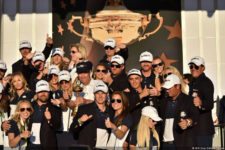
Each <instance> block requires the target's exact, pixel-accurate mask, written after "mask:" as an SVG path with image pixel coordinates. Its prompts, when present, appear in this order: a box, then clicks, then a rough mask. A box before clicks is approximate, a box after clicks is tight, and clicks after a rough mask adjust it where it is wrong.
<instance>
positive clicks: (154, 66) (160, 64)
mask: <svg viewBox="0 0 225 150" xmlns="http://www.w3.org/2000/svg"><path fill="white" fill-rule="evenodd" d="M162 65H163V63H162V62H161V63H158V64H154V65H152V67H153V68H156V67H157V66H162Z"/></svg>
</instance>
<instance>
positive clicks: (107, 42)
mask: <svg viewBox="0 0 225 150" xmlns="http://www.w3.org/2000/svg"><path fill="white" fill-rule="evenodd" d="M106 46H110V47H112V48H115V47H116V40H115V39H114V38H108V39H106V40H105V44H104V47H106Z"/></svg>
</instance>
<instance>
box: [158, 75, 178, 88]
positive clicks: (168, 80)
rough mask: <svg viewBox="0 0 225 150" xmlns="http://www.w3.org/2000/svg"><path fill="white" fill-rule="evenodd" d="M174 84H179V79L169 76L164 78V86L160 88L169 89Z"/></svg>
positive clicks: (175, 76)
mask: <svg viewBox="0 0 225 150" xmlns="http://www.w3.org/2000/svg"><path fill="white" fill-rule="evenodd" d="M176 84H181V82H180V78H179V77H178V76H177V75H175V74H171V75H168V76H167V77H166V79H165V82H164V85H163V86H162V87H163V88H165V89H170V88H172V87H173V86H174V85H176Z"/></svg>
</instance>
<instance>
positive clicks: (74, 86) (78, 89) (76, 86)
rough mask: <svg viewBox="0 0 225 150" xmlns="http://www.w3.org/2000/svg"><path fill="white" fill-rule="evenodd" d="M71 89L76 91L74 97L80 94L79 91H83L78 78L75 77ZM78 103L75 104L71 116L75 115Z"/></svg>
mask: <svg viewBox="0 0 225 150" xmlns="http://www.w3.org/2000/svg"><path fill="white" fill-rule="evenodd" d="M73 91H74V92H75V93H76V97H78V96H80V94H81V92H82V91H83V87H82V86H81V82H80V81H79V80H78V78H76V79H75V81H74V85H73ZM78 108H79V105H76V106H75V107H74V109H73V112H72V116H73V117H75V116H76V114H77V111H78Z"/></svg>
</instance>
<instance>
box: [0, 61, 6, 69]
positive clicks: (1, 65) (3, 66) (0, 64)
mask: <svg viewBox="0 0 225 150" xmlns="http://www.w3.org/2000/svg"><path fill="white" fill-rule="evenodd" d="M0 69H3V70H7V67H6V63H5V62H4V61H2V60H0Z"/></svg>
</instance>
